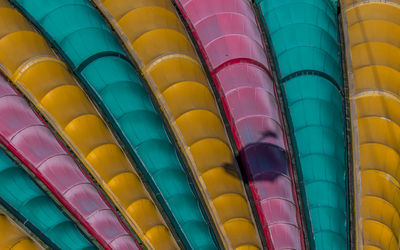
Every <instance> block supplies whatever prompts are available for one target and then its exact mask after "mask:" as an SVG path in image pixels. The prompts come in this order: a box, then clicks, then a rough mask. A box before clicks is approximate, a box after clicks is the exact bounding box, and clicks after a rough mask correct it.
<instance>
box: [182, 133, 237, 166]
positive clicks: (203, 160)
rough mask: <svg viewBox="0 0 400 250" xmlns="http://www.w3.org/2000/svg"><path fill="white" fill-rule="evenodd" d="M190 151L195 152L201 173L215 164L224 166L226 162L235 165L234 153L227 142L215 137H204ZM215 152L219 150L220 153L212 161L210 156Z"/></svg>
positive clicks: (194, 156) (194, 155) (195, 158)
mask: <svg viewBox="0 0 400 250" xmlns="http://www.w3.org/2000/svg"><path fill="white" fill-rule="evenodd" d="M190 151H191V152H192V154H193V158H194V161H195V162H196V163H197V166H198V169H199V172H200V173H205V172H206V171H208V170H210V169H212V168H214V167H215V166H223V165H224V164H227V163H228V164H232V165H233V162H234V160H233V155H232V152H231V150H230V148H229V147H228V146H227V145H226V143H224V142H222V141H221V140H218V139H215V138H207V139H203V140H201V141H199V142H197V143H194V144H192V145H191V146H190ZM213 152H218V155H216V156H215V157H213V160H212V161H210V160H209V158H208V156H209V155H211V154H212V153H213Z"/></svg>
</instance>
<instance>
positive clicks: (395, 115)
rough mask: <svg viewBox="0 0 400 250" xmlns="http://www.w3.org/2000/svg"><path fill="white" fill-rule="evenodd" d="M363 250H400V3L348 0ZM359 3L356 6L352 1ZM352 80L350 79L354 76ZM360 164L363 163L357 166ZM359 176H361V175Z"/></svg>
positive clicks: (358, 224) (360, 245)
mask: <svg viewBox="0 0 400 250" xmlns="http://www.w3.org/2000/svg"><path fill="white" fill-rule="evenodd" d="M343 2H344V6H345V10H346V11H344V13H345V14H346V15H345V18H347V19H345V21H347V27H344V28H345V29H347V30H345V32H344V34H345V35H348V41H349V44H346V49H347V51H348V53H349V54H350V58H347V59H348V60H349V61H348V64H349V65H350V66H351V68H350V72H352V73H353V81H350V90H351V91H350V99H351V106H352V109H353V110H355V113H353V114H352V123H353V125H358V126H353V128H355V129H356V130H354V131H353V134H355V135H356V140H358V141H356V142H355V143H354V145H353V147H354V148H353V152H354V156H355V158H359V159H358V160H356V161H355V166H354V167H355V171H356V172H355V177H356V178H355V189H356V194H355V197H356V198H355V199H356V200H355V201H356V202H359V204H358V206H357V207H359V210H357V207H356V223H355V225H356V231H357V232H358V234H357V238H358V239H357V244H358V245H357V247H358V249H368V250H376V249H399V238H398V237H399V235H400V168H399V166H400V155H399V152H400V126H399V125H400V95H399V94H400V72H399V70H400V59H399V56H400V5H398V4H399V3H400V1H399V0H393V1H391V2H394V3H397V6H396V4H391V3H385V2H384V1H380V2H379V1H375V2H369V1H368V2H366V1H361V0H344V1H343ZM353 3H357V4H356V5H351V4H353ZM351 79H352V78H351V77H350V80H351ZM357 164H358V165H357ZM359 176H360V179H358V178H357V177H359Z"/></svg>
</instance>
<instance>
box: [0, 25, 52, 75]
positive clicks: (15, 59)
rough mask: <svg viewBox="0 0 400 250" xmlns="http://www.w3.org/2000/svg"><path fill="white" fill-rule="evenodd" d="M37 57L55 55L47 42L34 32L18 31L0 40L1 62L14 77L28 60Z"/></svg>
mask: <svg viewBox="0 0 400 250" xmlns="http://www.w3.org/2000/svg"><path fill="white" fill-rule="evenodd" d="M37 55H42V56H43V55H48V56H51V55H53V52H52V51H51V49H50V48H49V47H48V46H47V43H46V40H45V39H44V38H43V37H42V36H41V35H39V34H38V33H36V32H33V31H17V32H14V33H10V34H8V35H5V36H3V37H2V38H1V39H0V62H1V64H2V65H4V66H5V67H6V69H7V70H8V72H6V73H8V74H10V75H12V74H13V73H14V72H15V71H16V70H17V68H18V67H19V66H21V65H22V64H23V63H24V62H25V61H26V60H28V59H29V58H32V57H34V56H37Z"/></svg>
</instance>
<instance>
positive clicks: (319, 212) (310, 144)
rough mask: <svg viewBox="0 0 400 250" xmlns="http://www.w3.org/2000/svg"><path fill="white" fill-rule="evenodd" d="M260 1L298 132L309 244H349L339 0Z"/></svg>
mask: <svg viewBox="0 0 400 250" xmlns="http://www.w3.org/2000/svg"><path fill="white" fill-rule="evenodd" d="M257 2H258V4H257V8H258V10H259V11H260V14H261V16H262V17H263V21H264V27H265V30H266V31H268V32H269V33H267V38H268V39H269V42H270V44H269V45H270V47H271V48H272V49H273V51H272V53H273V55H274V57H275V58H274V59H275V63H276V66H277V68H278V69H279V72H278V77H279V78H281V79H280V84H281V88H282V90H283V93H284V94H285V99H286V100H287V102H286V104H287V106H286V108H287V109H288V111H289V114H290V120H291V124H289V125H290V127H291V129H292V131H293V132H294V136H295V144H294V146H295V150H296V152H297V158H298V163H299V166H298V169H299V171H300V172H301V182H302V183H304V186H303V188H302V189H303V190H302V191H303V194H304V196H303V197H304V202H303V204H304V209H305V211H306V212H305V213H307V214H308V215H309V216H308V218H306V219H307V220H308V223H307V224H308V225H307V226H308V232H309V233H312V235H311V234H309V237H310V245H311V247H312V248H315V249H325V248H335V249H346V248H348V247H349V246H350V239H349V227H348V225H349V209H348V205H347V202H346V200H347V197H348V194H347V181H346V178H347V162H346V161H347V153H346V129H345V119H344V118H345V115H344V114H345V109H344V94H343V82H342V68H341V56H340V54H341V51H340V48H339V37H338V34H339V31H338V22H337V20H336V19H337V17H336V13H337V12H336V9H335V7H336V3H335V2H336V1H329V0H320V1H313V0H282V1H272V0H260V1H257ZM332 106H333V107H334V108H332ZM320 205H323V206H320ZM307 210H309V212H308V211H307ZM339 225H340V226H339Z"/></svg>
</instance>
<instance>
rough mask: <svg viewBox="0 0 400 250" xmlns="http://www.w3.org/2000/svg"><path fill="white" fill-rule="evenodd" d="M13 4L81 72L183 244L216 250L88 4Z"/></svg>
mask: <svg viewBox="0 0 400 250" xmlns="http://www.w3.org/2000/svg"><path fill="white" fill-rule="evenodd" d="M13 2H16V3H18V4H19V5H20V6H21V7H22V8H23V10H22V11H23V12H25V13H27V14H28V16H30V17H32V18H33V20H32V21H34V22H36V23H38V24H39V25H40V27H39V28H40V29H43V30H45V31H46V32H47V33H48V35H49V36H50V37H51V38H52V39H51V41H52V42H54V44H55V45H57V46H58V47H59V48H60V52H61V54H62V55H64V57H65V58H66V59H67V61H69V64H70V66H71V67H72V69H73V70H76V69H77V68H79V67H80V66H81V69H82V72H78V73H80V76H81V77H82V78H83V79H85V81H83V84H84V85H86V87H87V89H88V90H89V92H90V94H91V95H92V96H93V97H94V98H95V99H96V101H97V102H98V104H99V105H100V107H101V108H102V109H103V111H104V113H105V114H106V115H107V118H108V120H109V121H110V122H111V124H112V125H113V126H114V128H115V129H116V131H117V132H118V133H119V135H120V136H121V138H122V140H123V142H124V143H125V145H126V146H127V148H128V150H129V151H130V153H131V154H132V155H133V156H134V159H135V160H136V161H137V162H138V163H143V164H138V165H139V166H141V165H143V166H144V168H145V169H142V172H143V173H144V175H145V177H146V179H147V181H148V182H149V184H150V185H151V187H152V188H153V190H154V191H155V193H156V195H157V197H158V199H160V202H161V204H162V205H163V207H164V208H165V212H166V213H167V215H168V216H170V218H171V221H172V222H174V221H175V220H176V222H177V223H178V224H177V225H175V228H176V230H177V232H178V234H180V236H181V237H182V239H185V238H186V240H187V244H189V247H191V248H194V249H199V248H205V249H215V248H216V245H215V242H214V238H213V235H212V233H211V230H210V225H209V223H208V221H206V219H205V217H204V216H203V213H202V212H203V211H202V207H201V205H200V203H199V202H198V200H197V197H196V195H195V194H194V192H193V190H192V188H191V183H190V180H189V178H188V176H187V175H186V173H185V171H184V168H183V165H182V163H181V161H180V159H179V157H178V154H177V151H176V149H175V147H174V144H172V143H171V140H170V138H169V135H168V133H167V131H166V128H165V127H164V124H163V120H162V119H161V116H160V114H159V113H158V112H157V111H156V109H155V108H154V106H153V104H152V101H151V99H150V96H149V95H148V93H147V91H146V89H145V88H144V86H143V83H142V81H141V80H140V79H139V77H138V75H137V73H136V71H135V69H134V67H133V66H132V65H131V64H130V63H128V62H127V61H126V60H125V59H123V57H126V56H127V55H126V54H125V52H124V50H123V48H122V47H121V46H120V44H119V41H118V40H117V38H116V36H115V34H114V33H113V32H112V31H111V30H110V29H109V27H108V26H107V25H106V22H105V21H104V20H103V18H102V16H101V15H100V14H99V13H98V12H97V10H96V9H95V8H93V7H92V6H91V5H90V4H89V3H88V1H84V0H63V1H61V0H37V1H36V0H35V1H24V0H17V1H13ZM116 53H118V54H116ZM82 63H83V65H84V67H83V66H82ZM135 156H137V158H135ZM184 242H186V241H185V240H184Z"/></svg>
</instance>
